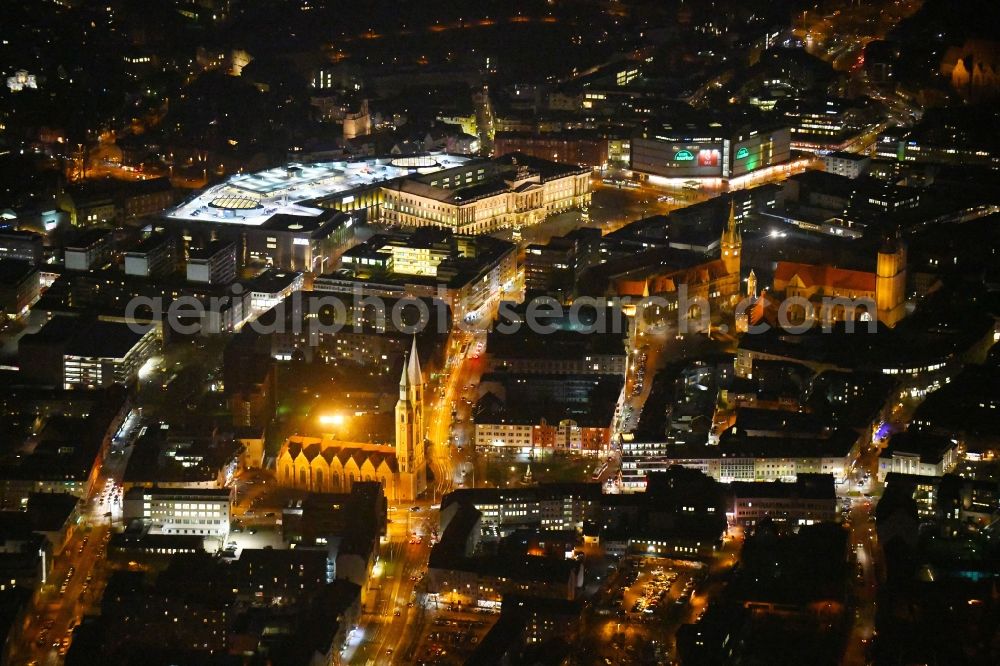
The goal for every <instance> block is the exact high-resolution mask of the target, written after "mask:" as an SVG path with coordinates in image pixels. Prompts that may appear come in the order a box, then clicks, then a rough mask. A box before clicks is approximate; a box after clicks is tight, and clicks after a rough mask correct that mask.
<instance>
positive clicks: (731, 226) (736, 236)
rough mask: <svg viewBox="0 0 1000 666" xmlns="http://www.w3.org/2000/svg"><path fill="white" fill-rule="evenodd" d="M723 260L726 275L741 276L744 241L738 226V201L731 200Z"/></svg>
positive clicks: (723, 239)
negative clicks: (741, 254) (741, 251)
mask: <svg viewBox="0 0 1000 666" xmlns="http://www.w3.org/2000/svg"><path fill="white" fill-rule="evenodd" d="M720 245H721V248H720V250H721V252H720V254H721V258H722V262H723V264H725V267H726V273H728V274H730V275H734V274H735V275H737V276H739V273H740V250H742V246H743V239H742V238H741V237H740V227H739V225H737V224H736V201H735V200H734V199H732V198H730V200H729V221H728V222H727V223H726V229H725V231H723V232H722V239H721V243H720Z"/></svg>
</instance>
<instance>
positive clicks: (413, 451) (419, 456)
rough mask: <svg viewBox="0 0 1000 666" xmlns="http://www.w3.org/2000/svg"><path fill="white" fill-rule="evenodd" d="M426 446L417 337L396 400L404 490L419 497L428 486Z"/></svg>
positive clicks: (421, 376) (400, 463)
mask: <svg viewBox="0 0 1000 666" xmlns="http://www.w3.org/2000/svg"><path fill="white" fill-rule="evenodd" d="M424 449H425V446H424V377H423V373H421V371H420V355H419V354H418V353H417V338H416V337H414V338H413V346H412V348H411V349H410V354H409V356H408V357H407V359H406V362H405V363H403V375H402V377H400V378H399V401H398V402H396V463H397V465H398V466H399V481H400V485H401V487H402V488H403V489H406V490H409V491H410V494H411V495H412V497H414V498H415V497H416V496H417V495H419V494H420V493H422V492H423V491H424V490H426V489H427V462H426V459H425V450H424Z"/></svg>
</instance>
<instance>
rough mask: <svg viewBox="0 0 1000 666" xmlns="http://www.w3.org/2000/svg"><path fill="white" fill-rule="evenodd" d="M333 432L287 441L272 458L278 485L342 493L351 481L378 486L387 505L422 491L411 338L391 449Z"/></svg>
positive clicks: (419, 381)
mask: <svg viewBox="0 0 1000 666" xmlns="http://www.w3.org/2000/svg"><path fill="white" fill-rule="evenodd" d="M338 434H339V433H337V432H330V433H325V432H324V433H323V434H321V435H319V436H314V435H293V436H292V437H289V438H288V439H287V440H285V442H284V443H283V444H282V446H281V450H280V451H279V452H278V458H277V463H276V471H277V477H278V484H279V485H281V486H284V487H288V488H297V489H300V490H308V491H312V492H324V493H346V492H350V490H351V486H352V485H353V484H354V482H356V481H379V482H381V483H382V486H383V489H384V490H385V496H386V498H387V499H389V500H390V501H399V502H409V501H413V500H415V499H417V498H418V497H419V496H420V494H421V493H423V492H424V491H425V490H426V489H427V458H426V444H425V439H424V377H423V372H422V371H421V369H420V356H419V354H418V353H417V341H416V338H415V337H414V339H413V344H412V346H411V348H410V351H409V353H408V354H407V355H406V356H405V357H404V359H403V372H402V376H401V377H400V378H399V400H398V401H397V402H396V409H395V444H394V445H389V444H386V443H382V444H377V443H370V442H352V441H346V440H344V439H341V438H340V437H339V436H338Z"/></svg>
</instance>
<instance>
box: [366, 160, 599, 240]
mask: <svg viewBox="0 0 1000 666" xmlns="http://www.w3.org/2000/svg"><path fill="white" fill-rule="evenodd" d="M590 191H591V184H590V170H589V169H586V168H581V167H575V166H568V165H565V164H558V163H556V162H550V161H548V160H542V159H539V158H535V157H529V156H528V155H524V154H521V153H512V154H510V155H505V156H503V157H500V158H497V159H493V160H475V161H470V162H468V163H466V164H463V165H462V166H460V167H455V168H453V169H448V170H446V171H440V172H436V173H432V174H427V175H418V176H412V177H409V178H404V179H401V180H398V181H396V182H395V183H394V184H390V185H386V186H384V187H383V192H384V196H385V202H384V204H383V207H382V214H383V219H384V220H385V221H386V222H388V223H390V224H399V225H402V226H407V227H424V226H438V227H445V228H450V229H453V230H454V231H456V232H458V233H463V234H488V233H492V232H494V231H497V230H499V229H506V228H518V227H524V226H530V225H532V224H537V223H539V222H541V221H543V220H544V219H545V218H546V217H548V216H549V215H552V214H555V213H560V212H563V211H566V210H570V209H573V208H581V207H584V206H587V205H588V204H589V203H590Z"/></svg>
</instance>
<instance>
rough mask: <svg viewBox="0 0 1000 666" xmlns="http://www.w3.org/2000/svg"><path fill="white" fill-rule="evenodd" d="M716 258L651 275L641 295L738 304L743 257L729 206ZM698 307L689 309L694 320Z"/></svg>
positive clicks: (718, 303)
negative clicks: (680, 292) (681, 291)
mask: <svg viewBox="0 0 1000 666" xmlns="http://www.w3.org/2000/svg"><path fill="white" fill-rule="evenodd" d="M718 247H719V256H718V258H717V259H709V260H707V261H703V262H700V263H695V264H692V265H689V266H685V267H684V268H679V269H674V270H670V271H667V272H663V273H656V274H654V275H651V276H650V277H649V278H648V279H647V281H646V290H645V294H644V295H660V296H665V297H667V298H668V299H669V298H671V297H677V295H678V294H679V291H680V289H681V288H682V287H683V288H684V289H685V290H686V299H687V301H688V302H689V303H693V302H695V301H700V302H701V303H708V304H709V305H710V306H713V307H714V306H718V305H723V306H726V307H732V306H734V305H736V304H737V302H738V301H739V300H740V285H741V279H740V270H741V266H740V261H741V259H742V256H741V255H742V254H743V237H742V234H741V233H740V225H739V222H738V221H737V219H736V206H735V203H734V202H733V201H730V204H729V217H728V219H727V220H726V223H725V226H724V227H723V229H722V234H721V236H720V237H719V246H718ZM700 308H701V306H700V305H698V304H695V305H692V306H691V311H689V312H688V316H690V317H698V316H699V314H700V313H699V312H697V310H698V309H700Z"/></svg>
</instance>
